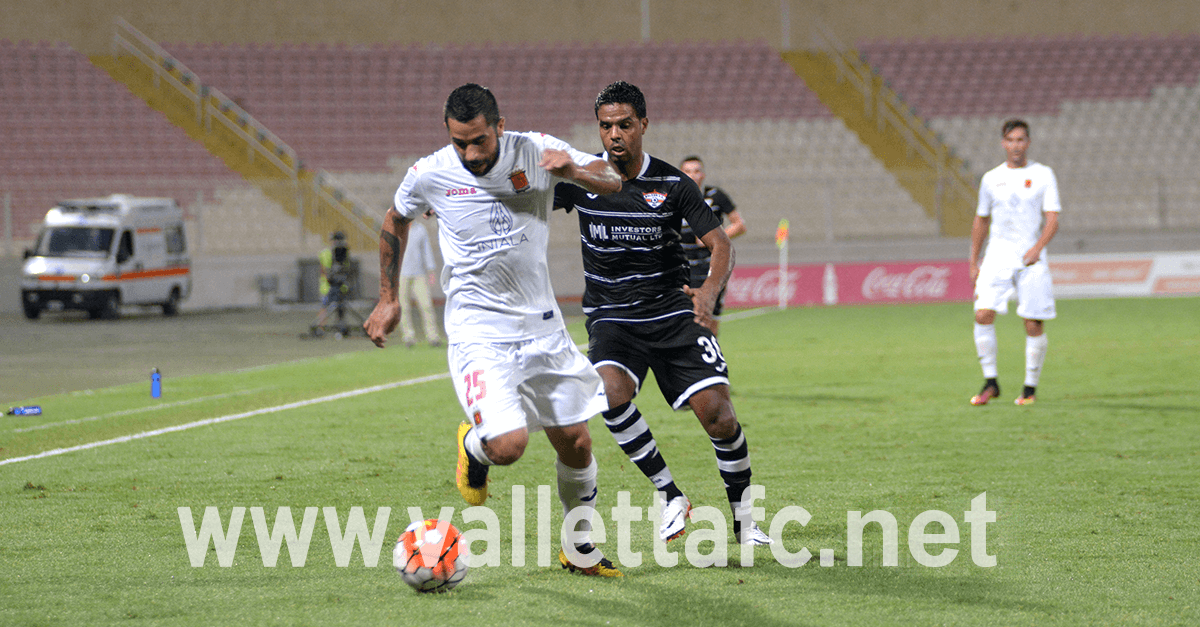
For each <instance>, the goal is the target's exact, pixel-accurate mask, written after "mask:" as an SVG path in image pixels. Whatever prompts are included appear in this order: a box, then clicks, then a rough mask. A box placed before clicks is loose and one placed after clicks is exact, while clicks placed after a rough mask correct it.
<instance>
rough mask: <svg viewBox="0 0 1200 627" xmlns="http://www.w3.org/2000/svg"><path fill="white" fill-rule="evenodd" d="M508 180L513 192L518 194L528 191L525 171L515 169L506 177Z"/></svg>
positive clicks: (527, 179)
mask: <svg viewBox="0 0 1200 627" xmlns="http://www.w3.org/2000/svg"><path fill="white" fill-rule="evenodd" d="M508 180H509V182H510V183H512V186H513V191H514V192H516V193H518V194H520V193H521V192H523V191H526V190H528V189H529V177H527V176H525V170H522V169H521V168H517V169H516V170H513V171H512V174H509V175H508Z"/></svg>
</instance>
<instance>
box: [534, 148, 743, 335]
mask: <svg viewBox="0 0 1200 627" xmlns="http://www.w3.org/2000/svg"><path fill="white" fill-rule="evenodd" d="M646 157H647V158H646V159H645V160H644V161H643V166H642V171H641V173H640V174H638V176H637V178H635V179H633V180H629V181H625V182H624V183H623V184H622V186H621V191H619V192H617V193H615V194H607V195H598V194H593V193H590V192H588V191H586V190H584V189H583V188H580V187H578V186H576V185H573V184H570V183H559V184H558V185H557V186H556V187H555V188H554V207H555V208H562V209H565V210H567V211H572V210H574V211H576V212H577V213H578V215H579V233H580V240H581V245H582V249H583V273H584V281H585V287H584V292H583V308H584V312H585V313H587V314H588V316H589V317H593V318H595V317H619V318H627V319H648V318H651V317H654V316H655V315H659V314H662V313H664V312H665V311H667V310H670V309H675V308H679V307H683V308H684V309H686V310H690V309H691V299H690V298H688V297H687V295H685V294H683V292H682V287H683V286H684V285H687V283H688V274H689V270H688V262H687V258H686V257H685V256H684V253H683V246H682V245H681V243H680V231H681V230H682V223H683V220H684V219H687V221H688V223H689V224H691V226H692V231H693V232H694V233H695V234H696V236H697V237H703V236H704V235H705V234H707V233H708V232H709V231H711V230H712V229H715V228H719V227H720V226H721V223H720V220H718V219H717V217H716V215H715V214H713V211H712V209H710V208H709V206H708V205H707V204H706V203H705V202H704V199H703V198H702V197H701V196H700V190H699V189H698V188H697V187H696V184H695V183H694V182H692V180H691V179H690V178H688V177H687V175H685V174H684V173H683V172H681V171H680V170H679V169H678V168H676V167H674V166H672V165H671V164H669V163H667V162H665V161H662V160H660V159H656V158H654V157H651V156H650V155H646Z"/></svg>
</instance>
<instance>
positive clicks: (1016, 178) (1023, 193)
mask: <svg viewBox="0 0 1200 627" xmlns="http://www.w3.org/2000/svg"><path fill="white" fill-rule="evenodd" d="M1061 210H1062V206H1061V205H1060V203H1059V199H1058V182H1057V181H1056V180H1055V178H1054V171H1053V170H1051V169H1050V168H1049V167H1048V166H1045V165H1042V164H1040V163H1037V162H1035V161H1030V162H1028V163H1027V164H1025V167H1023V168H1010V167H1008V164H1007V163H1002V164H1000V165H999V166H998V167H995V168H993V169H991V170H989V171H988V173H987V174H984V175H983V180H981V181H980V183H979V206H978V208H977V209H976V211H975V214H976V215H978V216H982V217H988V216H991V218H992V221H991V225H990V228H989V231H988V245H987V256H988V257H992V256H994V255H1004V256H1005V257H1010V256H1011V257H1015V263H1016V264H1018V265H1020V261H1021V257H1022V256H1024V255H1025V253H1026V251H1028V250H1029V249H1030V248H1033V245H1034V244H1036V243H1037V240H1038V238H1039V237H1041V234H1042V212H1044V211H1054V212H1059V211H1061ZM1045 258H1046V251H1045V250H1042V256H1041V259H1042V260H1045Z"/></svg>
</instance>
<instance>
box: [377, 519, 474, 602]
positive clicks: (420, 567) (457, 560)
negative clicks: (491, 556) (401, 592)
mask: <svg viewBox="0 0 1200 627" xmlns="http://www.w3.org/2000/svg"><path fill="white" fill-rule="evenodd" d="M460 537H461V536H460V535H459V533H458V529H455V528H454V525H451V524H450V522H449V521H446V522H441V521H438V520H434V519H430V520H424V521H421V522H415V523H413V524H411V525H409V526H408V528H407V529H405V530H404V533H402V534H400V539H399V540H396V548H395V549H393V550H392V565H393V566H395V567H396V571H397V572H399V573H400V576H401V577H402V578H403V579H404V583H407V584H408V585H410V586H412V587H413V589H415V590H416V591H417V592H445V591H447V590H451V589H453V588H454V586H457V585H458V584H459V583H460V582H462V580H463V578H465V577H466V576H467V552H466V551H465V550H463V549H462V547H461V545H460V544H459V538H460Z"/></svg>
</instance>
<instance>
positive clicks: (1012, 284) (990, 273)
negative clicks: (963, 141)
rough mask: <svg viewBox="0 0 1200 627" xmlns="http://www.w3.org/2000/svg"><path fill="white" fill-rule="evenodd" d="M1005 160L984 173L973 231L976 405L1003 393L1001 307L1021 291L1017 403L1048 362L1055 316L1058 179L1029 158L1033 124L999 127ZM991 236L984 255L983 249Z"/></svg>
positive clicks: (1027, 401)
mask: <svg viewBox="0 0 1200 627" xmlns="http://www.w3.org/2000/svg"><path fill="white" fill-rule="evenodd" d="M1001 132H1002V136H1003V138H1004V139H1003V141H1002V142H1001V144H1002V145H1003V147H1004V152H1005V162H1004V163H1002V164H1001V165H999V166H997V167H996V168H994V169H992V170H990V171H989V172H988V173H987V174H984V175H983V180H982V181H981V182H980V184H979V206H978V208H977V210H976V212H975V223H974V225H973V226H972V228H971V257H970V260H969V261H970V265H971V280H972V282H974V284H975V348H976V350H977V352H978V354H979V364H980V365H981V366H982V367H983V378H984V383H983V389H981V390H980V391H979V394H976V395H975V396H973V397H971V404H972V405H986V404H987V403H988V401H990V400H992V399H993V398H995V397H997V396H999V395H1000V384H999V382H998V374H997V369H996V328H995V326H994V323H995V321H996V312H1000V313H1007V312H1008V300H1009V298H1011V297H1012V295H1013V294H1014V292H1015V293H1016V296H1017V303H1018V304H1017V315H1018V316H1021V318H1023V319H1024V320H1025V336H1026V337H1025V388H1024V390H1022V392H1021V396H1019V397H1018V398H1017V400H1016V404H1017V405H1031V404H1033V402H1034V399H1035V394H1036V392H1037V384H1038V379H1039V377H1040V376H1041V373H1042V364H1043V362H1045V360H1046V334H1045V321H1046V320H1053V319H1054V317H1055V310H1054V289H1053V285H1052V284H1051V281H1050V266H1049V265H1048V264H1047V263H1046V245H1047V244H1049V243H1050V240H1051V239H1053V238H1054V234H1055V233H1057V232H1058V214H1059V212H1060V211H1061V209H1062V207H1061V205H1060V203H1059V198H1058V182H1057V181H1056V180H1055V178H1054V171H1053V170H1051V169H1050V168H1049V167H1047V166H1045V165H1042V164H1040V163H1037V162H1034V161H1029V160H1028V159H1027V158H1026V156H1025V153H1026V151H1027V150H1028V149H1029V143H1030V142H1029V125H1028V124H1026V123H1025V121H1023V120H1009V121H1007V122H1005V123H1004V126H1003V128H1002V131H1001ZM985 239H986V240H987V253H986V254H985V255H984V258H983V263H982V264H980V263H979V253H980V251H981V249H982V247H983V242H984V240H985Z"/></svg>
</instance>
